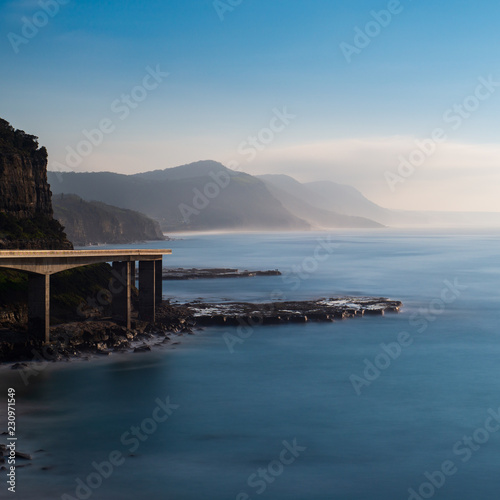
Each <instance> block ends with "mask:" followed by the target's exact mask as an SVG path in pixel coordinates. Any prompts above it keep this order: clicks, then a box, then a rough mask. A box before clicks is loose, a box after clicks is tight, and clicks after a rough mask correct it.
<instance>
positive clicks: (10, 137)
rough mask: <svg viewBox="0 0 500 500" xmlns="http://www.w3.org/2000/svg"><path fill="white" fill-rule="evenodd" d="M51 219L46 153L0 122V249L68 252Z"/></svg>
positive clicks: (33, 140)
mask: <svg viewBox="0 0 500 500" xmlns="http://www.w3.org/2000/svg"><path fill="white" fill-rule="evenodd" d="M71 248H72V245H71V242H70V241H68V239H67V238H66V235H65V234H64V230H63V228H62V226H61V225H60V224H59V222H57V221H56V220H54V218H53V211H52V201H51V192H50V186H49V184H48V183H47V150H46V149H45V148H44V147H42V148H39V146H38V142H37V137H35V136H33V135H28V134H26V133H25V132H24V131H22V130H15V129H14V128H13V127H12V126H11V125H10V124H9V123H8V122H6V121H5V120H2V119H0V249H40V250H42V249H48V250H54V249H71Z"/></svg>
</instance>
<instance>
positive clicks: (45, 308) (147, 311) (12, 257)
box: [0, 249, 172, 342]
mask: <svg viewBox="0 0 500 500" xmlns="http://www.w3.org/2000/svg"><path fill="white" fill-rule="evenodd" d="M171 253H172V250H166V249H147V250H146V249H144V250H143V249H140V250H139V249H120V250H115V249H113V250H0V268H6V269H15V270H18V271H25V272H28V273H30V278H29V286H28V289H29V291H28V316H29V328H30V331H31V332H32V333H33V334H36V335H38V336H39V337H40V338H42V339H43V340H45V341H46V342H48V341H49V340H50V276H51V275H52V274H56V273H59V272H61V271H66V270H68V269H73V268H76V267H83V266H88V265H91V264H98V263H103V262H112V263H113V276H114V277H113V278H112V280H111V281H110V284H109V291H110V292H111V294H112V297H113V302H112V307H113V316H114V317H115V319H116V320H117V321H119V322H121V323H123V324H124V325H125V326H126V327H127V328H128V329H130V326H131V314H132V305H131V287H132V285H134V284H135V262H137V261H138V262H139V314H140V316H141V318H142V319H144V320H147V321H152V322H154V321H155V312H156V306H157V305H158V304H159V303H161V300H162V261H163V255H170V254H171Z"/></svg>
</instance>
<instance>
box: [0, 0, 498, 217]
mask: <svg viewBox="0 0 500 500" xmlns="http://www.w3.org/2000/svg"><path fill="white" fill-rule="evenodd" d="M231 1H232V4H233V5H234V6H231V5H230V4H231ZM46 2H49V3H50V2H52V3H54V2H58V4H57V7H54V8H55V9H57V10H58V11H59V12H58V13H57V14H55V15H54V16H53V17H49V18H48V22H47V24H46V25H44V26H42V27H39V28H37V33H36V34H35V35H34V36H33V37H32V38H30V39H28V38H25V40H26V41H27V43H19V44H18V46H17V48H18V53H16V51H15V50H14V47H13V43H12V39H13V38H12V34H14V35H19V36H22V29H23V26H25V24H26V20H27V21H28V22H30V21H33V20H36V19H39V20H41V21H42V22H43V19H44V18H43V13H42V14H40V12H43V5H45V4H46ZM65 2H66V3H65ZM62 3H65V4H64V5H62ZM224 4H226V5H227V6H228V8H227V9H226V10H225V11H224V13H223V18H224V19H223V20H221V19H220V16H219V14H218V12H217V10H216V5H218V6H219V9H223V8H224V7H223V5H224ZM236 4H238V1H237V0H220V1H219V3H218V4H216V5H214V2H213V0H191V1H181V0H177V1H171V0H161V1H160V0H148V1H143V2H140V1H137V0H135V1H134V0H108V1H102V0H101V1H94V0H87V1H76V0H69V2H68V1H66V0H41V1H39V0H18V1H8V2H6V1H0V32H1V37H0V60H1V61H2V65H1V68H2V71H1V76H0V85H1V87H0V88H1V90H2V92H1V94H0V96H1V97H0V104H1V112H0V116H1V117H3V118H5V119H7V120H8V121H10V122H11V123H12V124H13V125H14V126H15V127H17V128H21V129H23V130H26V131H28V132H30V133H33V134H35V135H38V136H39V137H40V142H41V143H42V144H44V145H46V146H47V148H48V149H49V155H50V160H51V168H56V169H57V168H61V166H67V167H68V165H67V163H68V162H67V161H66V157H67V152H68V151H67V148H68V147H70V148H73V149H75V148H76V147H77V146H78V145H79V144H80V142H81V141H82V140H85V136H84V135H83V132H82V131H83V130H88V131H90V130H92V129H94V128H95V127H97V126H98V125H99V123H100V122H101V120H103V119H106V118H108V119H110V120H111V121H112V122H113V125H114V127H113V132H112V133H109V134H106V135H105V138H104V140H103V142H102V144H101V143H100V144H99V145H98V146H94V147H93V148H92V151H91V153H90V154H89V155H88V156H86V157H84V158H83V157H82V161H81V162H80V163H79V164H78V165H77V166H74V167H68V168H70V169H74V170H77V171H86V170H110V171H115V172H123V173H131V172H137V171H144V170H150V169H156V168H166V167H171V166H176V165H179V164H183V163H188V162H191V161H196V160H200V159H208V158H210V159H214V160H218V161H222V162H224V163H226V164H227V163H228V162H235V164H238V165H239V167H238V168H240V169H241V170H244V171H247V172H249V173H289V174H290V175H293V176H295V177H296V178H298V179H300V180H304V181H307V180H318V179H330V180H334V181H338V182H343V183H348V184H352V185H354V186H356V187H358V188H359V189H361V191H362V192H363V193H364V194H366V195H367V196H368V197H370V198H372V199H373V200H374V201H377V202H379V203H381V204H382V205H385V206H388V207H391V208H411V209H414V208H419V209H444V210H462V209H463V210H491V211H500V202H499V201H498V199H499V197H498V196H497V192H498V188H499V183H500V177H499V174H498V173H497V171H498V167H497V164H498V161H497V160H499V159H500V146H499V145H498V138H499V134H500V130H499V127H498V122H499V116H500V87H499V88H496V87H494V88H493V89H492V91H491V92H490V95H488V96H487V98H485V100H484V101H481V102H480V103H479V104H478V106H477V109H474V111H473V112H471V113H469V114H470V116H468V117H467V118H464V119H463V122H462V123H460V126H458V127H456V130H453V129H452V128H451V123H447V122H444V121H443V115H444V114H445V113H446V111H447V110H449V109H450V108H451V107H452V106H454V105H455V104H456V103H460V104H461V103H463V102H464V100H465V99H467V98H468V97H470V96H471V95H473V94H474V92H475V89H476V88H477V86H478V85H479V79H480V78H483V79H486V80H488V79H491V80H492V81H499V82H500V43H499V34H498V33H499V32H498V22H499V20H500V5H499V4H498V3H497V2H494V1H490V0H486V1H483V2H481V3H480V4H474V3H473V2H465V1H457V0H455V1H451V0H444V1H441V2H424V1H417V0H402V1H401V2H397V0H390V1H387V0H382V1H378V0H360V1H357V0H337V1H335V0H309V1H305V0H300V1H299V0H242V1H241V2H240V3H239V4H238V5H236ZM478 5H479V6H480V7H478ZM390 6H392V7H391V8H394V10H397V11H398V12H399V13H397V14H391V19H390V21H388V22H387V23H386V24H387V26H379V27H378V28H377V26H374V25H373V22H377V21H374V17H373V11H375V12H380V11H386V10H388V9H389V8H390ZM395 6H397V9H396V7H395ZM37 16H38V17H37ZM23 18H24V19H23ZM370 22H371V23H372V25H371V28H372V29H375V30H376V31H375V32H373V33H376V36H373V37H370V36H369V37H368V40H369V41H370V43H369V45H368V46H366V47H364V48H362V49H359V48H358V47H356V49H357V50H358V51H359V53H356V54H354V55H353V57H352V60H351V61H350V62H348V61H347V60H346V58H345V57H344V54H343V52H342V50H341V47H340V46H341V44H342V43H347V44H350V45H352V46H355V45H354V37H355V34H356V32H355V30H356V28H359V30H361V31H362V32H364V31H366V29H365V28H366V27H367V23H370ZM378 31H380V33H378ZM9 37H10V38H9ZM16 40H17V41H19V39H16ZM147 67H150V68H156V67H160V68H161V71H163V72H168V73H169V76H168V77H165V78H164V80H163V81H162V82H161V83H160V84H159V85H158V87H157V88H155V89H154V90H151V91H148V92H147V96H146V97H145V98H144V100H141V102H138V103H135V102H134V105H135V104H137V107H134V109H130V113H129V115H128V116H127V117H126V119H124V120H121V119H120V118H119V117H118V115H117V113H115V112H113V111H112V110H111V106H112V103H113V102H115V101H116V100H117V99H118V100H120V99H121V98H122V95H124V94H130V92H131V90H132V89H134V87H136V86H137V85H141V83H142V81H143V78H144V77H145V75H146V74H147V70H146V68H147ZM470 102H473V101H470ZM276 109H278V110H284V109H286V110H287V112H288V113H289V114H293V115H294V116H295V118H294V119H293V120H291V122H290V123H289V124H287V125H286V127H285V128H284V130H282V131H281V130H280V131H279V132H276V133H275V134H274V137H273V138H272V140H271V141H270V142H269V143H267V144H265V145H262V146H263V147H262V148H260V147H259V150H258V154H256V155H255V158H253V157H252V159H251V161H249V156H244V155H242V154H241V153H239V152H238V149H239V147H240V146H241V144H242V143H245V142H246V140H247V138H248V137H249V136H256V135H257V134H258V133H259V132H260V131H262V130H263V129H265V128H268V126H269V124H270V120H271V119H272V118H273V116H275V111H274V110H276ZM436 128H442V129H444V130H445V131H446V136H447V139H446V141H445V142H444V143H440V144H439V145H438V146H437V147H436V151H435V152H433V154H432V155H430V156H429V157H428V158H426V159H425V162H424V163H423V164H422V165H415V168H414V170H415V171H414V172H412V173H411V175H407V176H406V173H405V176H404V177H402V175H401V172H400V171H399V170H398V167H399V165H400V162H401V160H400V156H403V157H409V155H410V154H411V153H412V151H414V150H415V148H416V146H415V142H414V141H415V140H420V141H423V140H425V139H426V138H429V137H430V136H431V134H432V132H433V131H434V130H435V129H436ZM264 146H265V147H264ZM388 173H389V174H388ZM391 174H392V175H391ZM394 176H396V177H394ZM398 178H399V179H398ZM394 179H396V180H394Z"/></svg>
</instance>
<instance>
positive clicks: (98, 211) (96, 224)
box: [52, 194, 165, 246]
mask: <svg viewBox="0 0 500 500" xmlns="http://www.w3.org/2000/svg"><path fill="white" fill-rule="evenodd" d="M52 201H53V205H54V217H55V218H56V219H57V220H58V221H59V222H60V223H61V224H62V225H63V226H64V228H65V231H66V234H67V235H68V237H69V238H70V239H71V241H72V242H73V243H74V244H75V245H78V246H86V245H92V244H99V243H106V244H123V243H133V242H136V241H153V240H157V241H158V240H164V239H165V237H164V236H163V233H162V231H161V229H160V225H159V223H158V222H156V221H154V220H152V219H150V218H149V217H146V216H145V215H143V214H141V213H139V212H134V211H132V210H126V209H122V208H117V207H113V206H111V205H106V204H105V203H101V202H96V201H94V202H88V201H84V200H83V199H82V198H80V197H79V196H76V195H67V194H66V195H65V194H60V195H56V196H54V198H53V200H52Z"/></svg>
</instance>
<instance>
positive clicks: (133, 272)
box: [130, 262, 136, 286]
mask: <svg viewBox="0 0 500 500" xmlns="http://www.w3.org/2000/svg"><path fill="white" fill-rule="evenodd" d="M130 264H131V265H130V281H131V282H132V286H135V280H136V270H135V262H131V263H130Z"/></svg>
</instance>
